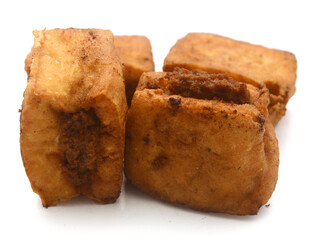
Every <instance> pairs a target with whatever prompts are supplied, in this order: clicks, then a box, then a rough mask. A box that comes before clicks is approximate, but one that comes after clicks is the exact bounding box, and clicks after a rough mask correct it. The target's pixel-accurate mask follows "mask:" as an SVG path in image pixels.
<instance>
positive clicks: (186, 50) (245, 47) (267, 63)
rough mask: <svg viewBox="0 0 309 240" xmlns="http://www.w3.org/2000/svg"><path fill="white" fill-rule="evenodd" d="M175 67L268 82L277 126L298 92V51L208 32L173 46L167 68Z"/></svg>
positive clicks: (273, 116)
mask: <svg viewBox="0 0 309 240" xmlns="http://www.w3.org/2000/svg"><path fill="white" fill-rule="evenodd" d="M175 67H184V68H188V69H200V70H204V71H208V72H210V73H227V74H229V75H230V76H232V77H233V78H234V79H235V80H238V81H241V82H246V83H250V84H254V85H255V86H257V85H260V84H262V85H266V87H267V88H268V89H269V92H270V104H269V114H270V118H271V121H272V123H273V124H274V125H275V124H277V122H278V121H279V120H280V119H281V117H282V116H284V115H285V111H286V104H287V102H288V101H289V99H290V98H291V97H292V96H293V94H294V92H295V81H296V69H297V62H296V58H295V56H294V54H292V53H290V52H286V51H281V50H276V49H269V48H266V47H263V46H258V45H252V44H249V43H246V42H241V41H236V40H233V39H230V38H226V37H221V36H218V35H213V34H207V33H190V34H188V35H186V36H185V37H184V38H181V39H179V40H178V41H177V43H176V44H175V45H174V46H173V47H172V49H171V50H170V52H169V54H168V55H167V57H166V58H165V61H164V66H163V70H164V71H172V70H173V69H174V68H175Z"/></svg>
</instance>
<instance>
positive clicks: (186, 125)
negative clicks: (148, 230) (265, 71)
mask: <svg viewBox="0 0 309 240" xmlns="http://www.w3.org/2000/svg"><path fill="white" fill-rule="evenodd" d="M164 77H166V73H144V74H143V75H142V77H141V80H140V83H139V87H138V90H137V91H136V93H135V95H134V97H133V100H132V105H131V108H130V110H129V113H128V120H127V130H126V131H127V135H126V152H125V174H126V177H127V179H128V180H129V181H130V182H131V183H132V184H133V185H135V186H137V187H138V188H139V189H141V190H142V191H144V192H146V193H149V194H150V195H152V196H154V197H157V198H159V199H162V200H165V201H169V202H172V203H180V204H184V205H186V206H188V207H191V208H194V209H199V210H204V211H211V212H222V213H229V214H238V215H247V214H256V213H257V212H258V209H259V208H260V206H261V205H263V204H265V203H266V202H267V201H268V199H269V198H270V196H271V194H272V192H273V190H274V188H275V185H276V181H277V173H278V163H279V162H278V158H279V156H278V143H277V140H276V137H275V133H274V129H273V126H272V125H271V124H270V121H269V117H268V111H267V105H268V101H269V99H268V90H267V89H266V88H263V89H258V88H256V87H254V86H251V85H247V88H248V90H249V92H250V103H245V104H235V103H232V102H226V101H224V100H217V99H212V100H204V99H195V98H194V97H183V96H181V95H177V94H176V95H175V94H171V95H169V94H167V92H165V91H164V90H162V88H157V89H147V88H144V86H147V82H149V81H155V80H156V79H161V78H164Z"/></svg>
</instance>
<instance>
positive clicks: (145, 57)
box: [115, 36, 154, 104]
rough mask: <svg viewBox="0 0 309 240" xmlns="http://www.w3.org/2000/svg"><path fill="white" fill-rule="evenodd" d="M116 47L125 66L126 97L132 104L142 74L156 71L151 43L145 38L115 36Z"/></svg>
mask: <svg viewBox="0 0 309 240" xmlns="http://www.w3.org/2000/svg"><path fill="white" fill-rule="evenodd" d="M115 47H116V51H117V53H118V55H119V57H120V59H121V61H122V63H123V66H124V79H125V83H126V95H127V101H128V103H129V104H130V102H131V100H132V97H133V94H134V92H135V89H136V87H137V84H138V81H139V78H140V76H141V75H142V73H143V72H152V71H154V62H153V57H152V51H151V43H150V41H149V39H148V38H146V37H144V36H115Z"/></svg>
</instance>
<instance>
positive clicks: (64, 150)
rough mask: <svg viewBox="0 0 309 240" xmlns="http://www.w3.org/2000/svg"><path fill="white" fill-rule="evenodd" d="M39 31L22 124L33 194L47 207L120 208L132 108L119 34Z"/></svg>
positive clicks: (36, 36)
mask: <svg viewBox="0 0 309 240" xmlns="http://www.w3.org/2000/svg"><path fill="white" fill-rule="evenodd" d="M33 33H34V36H35V39H34V46H33V48H32V53H31V58H29V59H28V58H27V59H28V65H27V64H26V67H27V66H28V70H29V71H28V73H29V76H28V78H29V79H28V84H27V88H26V90H25V92H24V100H23V104H22V113H21V120H20V131H21V133H20V148H21V155H22V159H23V163H24V167H25V170H26V173H27V176H28V178H29V180H30V183H31V186H32V189H33V191H34V192H36V193H37V194H38V195H39V196H40V197H41V200H42V204H43V206H45V207H48V206H53V205H56V204H57V203H58V201H68V200H70V199H71V198H72V197H75V196H78V195H80V194H81V195H84V196H86V197H87V198H90V199H94V200H96V201H98V202H100V203H111V202H114V201H116V199H117V198H118V196H119V194H120V189H121V185H122V171H123V154H124V140H125V137H124V134H125V118H126V112H127V104H126V97H125V86H124V80H123V75H122V66H121V63H120V61H119V58H118V56H117V54H116V51H115V47H114V43H113V34H112V33H111V32H110V31H105V30H98V29H53V30H43V31H34V32H33ZM26 69H27V68H26Z"/></svg>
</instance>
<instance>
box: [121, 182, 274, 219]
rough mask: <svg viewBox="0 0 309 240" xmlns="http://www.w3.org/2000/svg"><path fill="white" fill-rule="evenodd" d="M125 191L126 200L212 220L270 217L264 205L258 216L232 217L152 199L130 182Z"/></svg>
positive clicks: (126, 184) (127, 183) (125, 185)
mask: <svg viewBox="0 0 309 240" xmlns="http://www.w3.org/2000/svg"><path fill="white" fill-rule="evenodd" d="M124 191H125V194H126V198H138V199H140V200H142V201H151V202H156V203H157V204H159V205H162V207H167V208H174V209H177V210H179V211H183V212H186V213H190V214H194V215H196V214H197V215H199V216H200V215H201V214H203V216H204V217H211V218H218V219H219V218H221V219H227V220H232V221H246V222H248V221H256V220H258V219H260V218H263V217H265V216H266V215H268V213H269V211H267V210H268V209H265V206H264V205H263V206H262V207H261V208H260V211H259V213H258V214H257V215H247V216H240V215H230V214H224V213H215V212H203V211H199V210H195V209H191V208H189V207H186V206H184V205H181V204H174V203H169V202H166V201H163V200H160V199H156V198H153V197H151V196H150V195H148V194H146V193H144V192H142V191H141V190H139V189H138V188H136V187H135V186H133V185H132V184H131V183H130V182H129V181H125V182H124Z"/></svg>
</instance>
